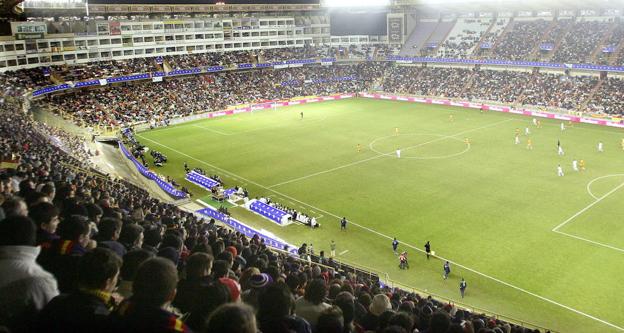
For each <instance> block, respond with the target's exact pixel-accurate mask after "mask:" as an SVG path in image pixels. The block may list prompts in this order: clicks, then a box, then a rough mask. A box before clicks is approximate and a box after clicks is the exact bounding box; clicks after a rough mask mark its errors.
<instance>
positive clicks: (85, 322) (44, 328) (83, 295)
mask: <svg viewBox="0 0 624 333" xmlns="http://www.w3.org/2000/svg"><path fill="white" fill-rule="evenodd" d="M120 268H121V259H120V258H119V256H117V255H116V254H115V253H114V252H112V251H110V250H108V249H102V248H98V249H94V250H92V251H91V252H88V253H86V254H85V255H84V256H82V257H81V258H80V261H79V263H78V289H76V290H75V291H73V292H72V293H70V294H63V295H60V296H57V297H55V298H54V299H53V300H52V301H51V302H50V303H49V304H48V305H47V306H46V307H45V308H44V309H43V310H42V311H41V314H40V315H39V317H38V320H37V324H36V325H37V328H36V331H39V332H106V331H108V329H107V326H106V323H107V317H108V315H109V313H110V310H111V308H112V306H113V305H114V302H113V299H112V298H111V293H112V292H113V290H115V287H116V286H117V278H118V276H119V270H120Z"/></svg>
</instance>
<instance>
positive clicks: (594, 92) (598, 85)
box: [577, 79, 606, 112]
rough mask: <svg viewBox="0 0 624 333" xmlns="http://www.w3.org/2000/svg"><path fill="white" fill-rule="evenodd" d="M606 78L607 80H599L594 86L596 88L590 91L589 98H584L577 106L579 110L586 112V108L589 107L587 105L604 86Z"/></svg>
mask: <svg viewBox="0 0 624 333" xmlns="http://www.w3.org/2000/svg"><path fill="white" fill-rule="evenodd" d="M604 80H606V79H600V80H598V83H597V84H596V85H595V86H594V88H592V90H591V92H590V93H589V95H587V98H586V99H585V100H583V102H582V103H581V104H579V106H578V108H577V110H578V111H580V112H585V111H584V110H585V109H587V105H588V104H589V102H591V100H592V99H593V98H594V95H596V93H597V92H598V91H599V90H600V87H602V84H603V83H604Z"/></svg>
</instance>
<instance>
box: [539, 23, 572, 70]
mask: <svg viewBox="0 0 624 333" xmlns="http://www.w3.org/2000/svg"><path fill="white" fill-rule="evenodd" d="M571 20H572V22H571V23H570V24H569V25H568V27H567V28H566V30H565V31H563V33H562V34H561V38H559V40H556V41H555V47H554V48H553V49H552V51H550V52H548V54H547V55H546V57H545V58H544V61H550V59H552V57H553V56H554V55H555V53H557V49H559V47H560V46H561V43H563V41H564V40H565V38H566V36H567V35H568V34H569V33H570V30H571V29H572V28H573V27H574V23H575V21H576V18H572V19H571Z"/></svg>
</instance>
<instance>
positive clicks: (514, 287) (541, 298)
mask: <svg viewBox="0 0 624 333" xmlns="http://www.w3.org/2000/svg"><path fill="white" fill-rule="evenodd" d="M137 136H138V137H140V138H142V139H145V140H147V141H150V142H153V143H154V144H156V145H159V146H161V147H164V148H167V149H169V150H171V151H172V152H174V153H177V154H178V155H181V156H185V157H187V158H189V159H192V160H195V161H197V162H199V163H202V164H204V165H206V166H209V167H212V168H214V169H217V170H219V171H220V172H223V173H225V174H229V175H234V176H238V178H240V179H242V180H244V181H246V182H248V183H250V184H253V185H255V186H257V187H260V188H263V189H265V190H267V191H270V192H273V193H275V194H277V195H279V196H281V197H283V198H286V199H290V200H293V201H295V202H299V203H301V204H303V205H305V206H308V207H310V208H312V209H315V210H316V211H318V212H321V213H324V214H326V215H328V216H333V217H334V218H336V219H340V218H342V217H341V216H338V215H336V214H333V213H330V212H328V211H326V210H324V209H321V208H318V207H316V206H313V205H311V204H308V203H305V202H303V201H300V200H298V199H295V198H293V197H291V196H289V195H286V194H283V193H281V192H278V191H276V190H273V189H271V188H269V187H267V186H264V185H261V184H258V183H257V182H255V181H253V180H250V179H246V178H244V177H241V176H239V175H236V174H234V173H232V172H230V171H227V170H225V169H221V168H219V167H217V166H214V165H212V164H210V163H208V162H205V161H202V160H200V159H198V158H196V157H193V156H191V155H189V154H186V153H184V152H181V151H178V150H177V149H174V148H171V147H169V146H167V145H165V144H162V143H160V142H158V141H155V140H152V139H149V138H146V137H144V136H142V135H141V134H137ZM622 185H624V184H622ZM349 224H351V225H354V226H356V227H359V228H361V229H364V230H367V231H369V232H372V233H374V234H376V235H378V236H381V237H383V238H386V239H393V237H391V236H388V235H385V234H382V233H380V232H378V231H376V230H373V229H371V228H369V227H366V226H363V225H360V224H357V223H355V222H352V221H349ZM403 245H404V246H407V247H410V248H412V249H414V250H417V251H419V252H422V253H424V252H425V251H424V250H423V249H420V248H417V247H415V246H413V245H410V244H407V243H403ZM436 257H437V258H440V259H442V260H447V259H445V258H443V257H440V256H436ZM448 261H449V263H452V264H453V265H455V266H457V267H460V268H463V269H465V270H467V271H470V272H472V273H474V274H477V275H479V276H482V277H485V278H487V279H489V280H492V281H495V282H497V283H500V284H502V285H504V286H507V287H510V288H512V289H515V290H517V291H520V292H523V293H525V294H527V295H530V296H533V297H535V298H538V299H540V300H542V301H544V302H547V303H550V304H553V305H556V306H558V307H561V308H563V309H566V310H568V311H571V312H573V313H576V314H578V315H581V316H583V317H586V318H589V319H592V320H594V321H597V322H599V323H602V324H604V325H607V326H609V327H612V328H615V329H617V330H619V331H624V327H620V326H617V325H615V324H612V323H610V322H608V321H605V320H602V319H600V318H597V317H594V316H592V315H590V314H587V313H585V312H582V311H580V310H577V309H574V308H572V307H570V306H567V305H565V304H561V303H559V302H556V301H554V300H551V299H549V298H546V297H544V296H540V295H538V294H536V293H533V292H530V291H528V290H526V289H524V288H521V287H518V286H515V285H513V284H511V283H508V282H505V281H502V280H500V279H497V278H495V277H493V276H490V275H487V274H485V273H481V272H479V271H477V270H474V269H472V268H469V267H466V266H464V265H461V264H459V263H457V262H454V261H451V260H448Z"/></svg>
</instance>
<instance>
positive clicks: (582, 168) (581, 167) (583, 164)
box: [579, 160, 585, 171]
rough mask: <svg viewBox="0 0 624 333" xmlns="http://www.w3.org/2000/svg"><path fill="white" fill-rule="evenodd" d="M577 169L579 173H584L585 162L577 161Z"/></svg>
mask: <svg viewBox="0 0 624 333" xmlns="http://www.w3.org/2000/svg"><path fill="white" fill-rule="evenodd" d="M579 169H580V170H581V171H585V160H580V161H579Z"/></svg>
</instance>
